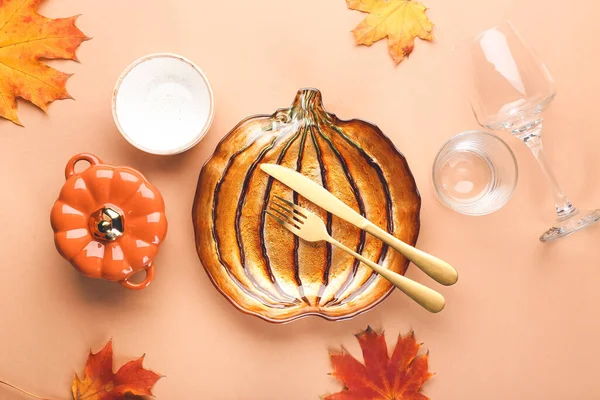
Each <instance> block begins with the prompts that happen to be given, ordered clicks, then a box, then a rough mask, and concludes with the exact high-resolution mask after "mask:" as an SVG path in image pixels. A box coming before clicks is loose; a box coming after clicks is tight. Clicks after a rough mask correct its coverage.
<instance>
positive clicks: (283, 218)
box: [266, 196, 446, 313]
mask: <svg viewBox="0 0 600 400" xmlns="http://www.w3.org/2000/svg"><path fill="white" fill-rule="evenodd" d="M275 199H277V200H275ZM274 206H275V207H274ZM269 208H270V209H271V211H266V213H267V214H268V215H269V216H270V217H272V218H273V219H275V220H276V221H277V222H279V223H280V224H281V225H283V226H284V227H285V228H287V229H288V230H289V231H290V232H292V233H293V234H294V235H296V236H298V237H300V238H302V239H304V240H306V241H307V242H319V241H322V240H324V241H326V242H328V243H331V244H332V245H334V246H336V247H338V248H340V249H342V250H344V251H345V252H347V253H348V254H351V255H352V256H354V257H356V258H357V259H359V260H360V261H362V262H363V263H365V264H366V265H368V266H369V267H370V268H371V269H373V271H375V272H377V273H378V274H379V275H381V276H383V277H384V278H385V279H387V280H388V281H390V282H391V283H392V284H393V285H394V286H396V287H397V288H398V289H400V290H401V291H402V292H404V294H406V295H407V296H408V297H410V298H411V299H413V300H414V301H416V302H417V303H418V304H420V305H421V306H422V307H423V308H425V309H426V310H427V311H430V312H432V313H437V312H440V311H442V310H443V309H444V306H445V305H446V300H445V299H444V296H442V295H441V294H439V293H438V292H436V291H435V290H433V289H430V288H428V287H427V286H425V285H422V284H420V283H418V282H415V281H413V280H411V279H408V278H407V277H405V276H403V275H400V274H397V273H395V272H393V271H390V270H389V269H387V268H384V267H382V266H381V265H379V264H377V263H374V262H373V261H371V260H369V259H368V258H365V257H363V256H361V255H360V254H358V253H356V252H354V251H352V250H351V249H349V248H348V247H346V246H344V245H343V244H342V243H340V242H338V241H337V240H335V239H334V238H332V237H331V235H329V233H328V232H327V228H326V226H325V223H324V222H323V220H322V219H321V218H319V217H318V216H316V215H315V214H313V213H311V212H310V211H308V210H305V209H304V208H302V207H300V206H298V205H296V204H294V203H292V202H290V201H288V200H285V199H283V198H281V197H279V196H274V198H273V199H271V205H270V206H269Z"/></svg>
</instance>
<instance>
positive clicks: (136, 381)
mask: <svg viewBox="0 0 600 400" xmlns="http://www.w3.org/2000/svg"><path fill="white" fill-rule="evenodd" d="M0 1H1V0H0ZM143 361H144V356H142V357H140V358H138V359H137V360H135V361H130V362H128V363H127V364H125V365H123V366H122V367H121V368H119V370H118V371H117V373H116V374H114V373H113V370H112V364H113V350H112V342H108V343H107V344H106V346H104V348H103V349H102V350H101V351H100V352H98V353H96V354H93V353H91V352H90V355H89V357H88V360H87V363H86V365H85V370H84V371H85V378H84V379H83V380H80V379H79V377H78V376H77V375H75V380H74V381H73V398H74V399H75V400H84V399H85V400H123V399H125V398H126V397H125V395H126V394H131V395H135V396H152V392H151V389H152V386H154V384H155V383H156V381H158V380H159V379H160V378H161V376H160V375H158V374H156V373H154V372H152V371H148V370H146V369H144V368H143V367H142V362H143Z"/></svg>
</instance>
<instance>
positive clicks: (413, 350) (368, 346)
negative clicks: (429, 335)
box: [323, 327, 433, 400]
mask: <svg viewBox="0 0 600 400" xmlns="http://www.w3.org/2000/svg"><path fill="white" fill-rule="evenodd" d="M356 337H357V339H358V342H359V343H360V347H361V349H362V353H363V358H364V361H365V363H364V365H363V364H361V363H360V362H359V361H357V360H356V359H355V358H354V357H352V356H351V355H350V354H348V353H347V352H346V351H342V352H341V353H336V354H331V355H330V356H331V362H332V364H333V373H332V374H331V375H333V376H334V377H336V378H337V379H339V380H340V381H342V382H343V383H344V385H345V388H344V390H342V391H341V392H338V393H335V394H332V395H329V396H326V397H324V398H323V400H427V399H429V398H428V397H426V396H425V395H423V394H421V393H419V390H420V389H421V386H422V385H423V384H424V383H425V382H426V381H427V380H429V378H431V377H432V376H433V375H432V374H430V373H429V372H428V359H429V355H428V354H424V355H421V356H418V357H417V354H418V352H419V349H420V347H421V346H420V345H419V344H418V343H417V342H416V341H415V336H414V333H411V334H410V335H408V336H406V337H404V338H403V337H402V336H401V335H400V336H398V342H397V343H396V347H395V349H394V352H393V353H392V357H391V358H390V357H389V356H388V351H387V346H386V344H385V337H384V335H383V333H377V332H375V331H373V330H372V329H371V327H368V328H367V330H366V331H364V332H362V333H360V334H358V335H356Z"/></svg>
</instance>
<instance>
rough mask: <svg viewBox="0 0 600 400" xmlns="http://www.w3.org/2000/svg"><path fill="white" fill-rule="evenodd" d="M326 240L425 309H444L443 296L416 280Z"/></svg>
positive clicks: (434, 311)
mask: <svg viewBox="0 0 600 400" xmlns="http://www.w3.org/2000/svg"><path fill="white" fill-rule="evenodd" d="M327 241H328V242H329V243H331V244H332V245H334V246H336V247H339V248H340V249H342V250H344V251H345V252H347V253H348V254H351V255H352V256H354V257H355V258H357V259H359V260H360V261H362V262H363V263H365V264H367V265H368V266H369V267H371V269H373V271H375V272H377V273H378V274H379V275H381V276H383V277H384V278H385V279H387V280H388V281H390V282H391V283H392V284H393V285H394V286H396V287H397V288H398V289H400V290H401V291H402V292H404V294H406V295H407V296H408V297H410V298H411V299H413V300H414V301H416V302H417V303H418V304H420V305H421V306H422V307H423V308H425V309H426V310H427V311H429V312H432V313H438V312H440V311H442V310H443V309H444V306H445V305H446V300H445V299H444V296H442V295H441V294H439V293H438V292H436V291H435V290H433V289H430V288H428V287H427V286H425V285H422V284H420V283H418V282H415V281H413V280H412V279H408V278H407V277H405V276H403V275H400V274H397V273H395V272H394V271H390V270H389V269H387V268H384V267H382V266H381V265H379V264H377V263H374V262H373V261H371V260H369V259H368V258H365V257H363V256H361V255H360V254H358V253H356V252H354V251H352V250H351V249H349V248H348V247H346V246H344V245H343V244H341V243H340V242H338V241H337V240H335V239H333V238H328V239H327Z"/></svg>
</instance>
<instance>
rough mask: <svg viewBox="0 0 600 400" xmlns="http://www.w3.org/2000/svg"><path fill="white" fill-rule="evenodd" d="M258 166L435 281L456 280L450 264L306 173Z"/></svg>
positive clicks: (263, 165)
mask: <svg viewBox="0 0 600 400" xmlns="http://www.w3.org/2000/svg"><path fill="white" fill-rule="evenodd" d="M260 168H261V169H262V170H263V171H264V172H266V173H267V174H269V175H271V176H272V177H273V178H275V179H277V180H278V181H280V182H282V183H283V184H285V185H286V186H288V187H289V188H291V189H293V190H294V191H295V192H296V193H298V194H300V195H302V197H304V198H305V199H307V200H310V201H311V202H313V203H315V204H316V205H318V206H319V207H321V208H323V209H325V210H327V211H329V212H330V213H332V214H334V215H336V216H337V217H339V218H341V219H343V220H344V221H346V222H349V223H351V224H352V225H354V226H356V227H358V228H360V229H363V230H365V231H366V232H368V233H370V234H371V235H373V236H375V237H376V238H378V239H380V240H382V241H383V242H385V243H386V244H388V245H390V246H391V247H392V248H394V249H395V250H397V251H399V252H400V253H402V254H403V255H404V256H405V257H406V258H408V259H409V260H410V261H412V263H413V264H415V265H416V266H417V267H419V268H420V269H421V270H422V271H423V272H425V273H426V274H427V275H429V276H430V277H432V278H433V279H435V280H436V281H437V282H439V283H441V284H444V285H454V284H455V283H456V281H457V280H458V273H457V272H456V270H455V269H454V267H452V266H451V265H450V264H448V263H447V262H445V261H442V260H440V259H439V258H437V257H434V256H432V255H431V254H428V253H425V252H424V251H421V250H419V249H417V248H415V247H413V246H410V245H408V244H406V243H404V242H403V241H401V240H400V239H397V238H395V237H394V236H392V235H390V234H389V233H387V232H386V231H384V230H383V229H381V228H380V227H378V226H377V225H375V224H373V223H371V222H370V221H369V220H367V219H366V218H365V217H363V216H362V215H360V214H359V213H357V212H356V211H354V210H353V209H352V208H350V207H348V206H347V205H346V203H344V202H343V201H341V200H340V199H338V198H337V197H335V196H334V195H333V194H331V192H329V191H328V190H327V189H325V188H324V187H322V186H320V185H318V184H316V183H315V182H313V181H312V180H310V179H309V178H307V177H306V176H304V175H302V174H300V173H298V172H296V171H294V170H292V169H290V168H286V167H283V166H281V165H277V164H262V165H261V166H260Z"/></svg>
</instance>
